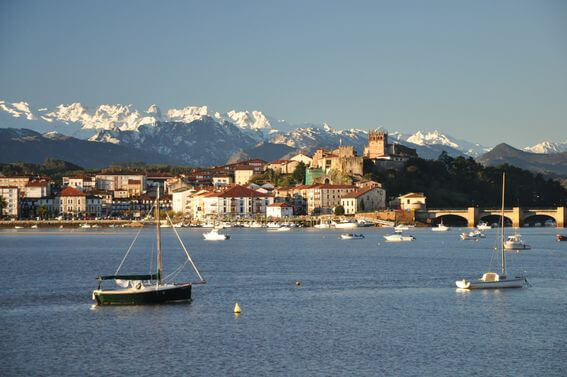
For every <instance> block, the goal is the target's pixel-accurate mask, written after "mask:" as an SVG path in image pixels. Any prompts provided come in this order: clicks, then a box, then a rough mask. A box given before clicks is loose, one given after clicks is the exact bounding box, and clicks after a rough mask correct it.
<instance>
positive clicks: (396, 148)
mask: <svg viewBox="0 0 567 377" xmlns="http://www.w3.org/2000/svg"><path fill="white" fill-rule="evenodd" d="M363 155H364V157H366V158H369V159H385V160H399V161H402V160H403V161H406V160H407V159H409V158H410V157H417V152H416V150H415V149H413V148H409V147H406V146H404V145H401V144H389V143H388V132H386V131H384V130H381V129H378V130H374V131H370V132H369V133H368V146H367V147H365V148H364V153H363Z"/></svg>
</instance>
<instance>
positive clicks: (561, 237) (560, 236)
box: [555, 234, 567, 241]
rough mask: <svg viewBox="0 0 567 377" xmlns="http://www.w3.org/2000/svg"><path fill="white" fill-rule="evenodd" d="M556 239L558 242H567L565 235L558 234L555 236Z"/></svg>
mask: <svg viewBox="0 0 567 377" xmlns="http://www.w3.org/2000/svg"><path fill="white" fill-rule="evenodd" d="M555 239H556V240H557V241H567V236H566V235H563V234H557V235H555Z"/></svg>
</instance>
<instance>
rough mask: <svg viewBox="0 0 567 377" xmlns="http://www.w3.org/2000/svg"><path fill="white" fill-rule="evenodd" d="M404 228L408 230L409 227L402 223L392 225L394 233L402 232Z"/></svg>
mask: <svg viewBox="0 0 567 377" xmlns="http://www.w3.org/2000/svg"><path fill="white" fill-rule="evenodd" d="M404 230H409V227H408V226H407V225H403V224H400V225H396V226H395V227H394V232H396V233H400V232H403V231H404Z"/></svg>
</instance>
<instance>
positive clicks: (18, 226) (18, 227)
mask: <svg viewBox="0 0 567 377" xmlns="http://www.w3.org/2000/svg"><path fill="white" fill-rule="evenodd" d="M14 229H24V227H23V226H20V225H16V226H15V227H14Z"/></svg>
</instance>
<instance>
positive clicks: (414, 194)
mask: <svg viewBox="0 0 567 377" xmlns="http://www.w3.org/2000/svg"><path fill="white" fill-rule="evenodd" d="M400 198H425V195H423V193H421V192H410V193H408V194H405V195H402V196H400Z"/></svg>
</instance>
